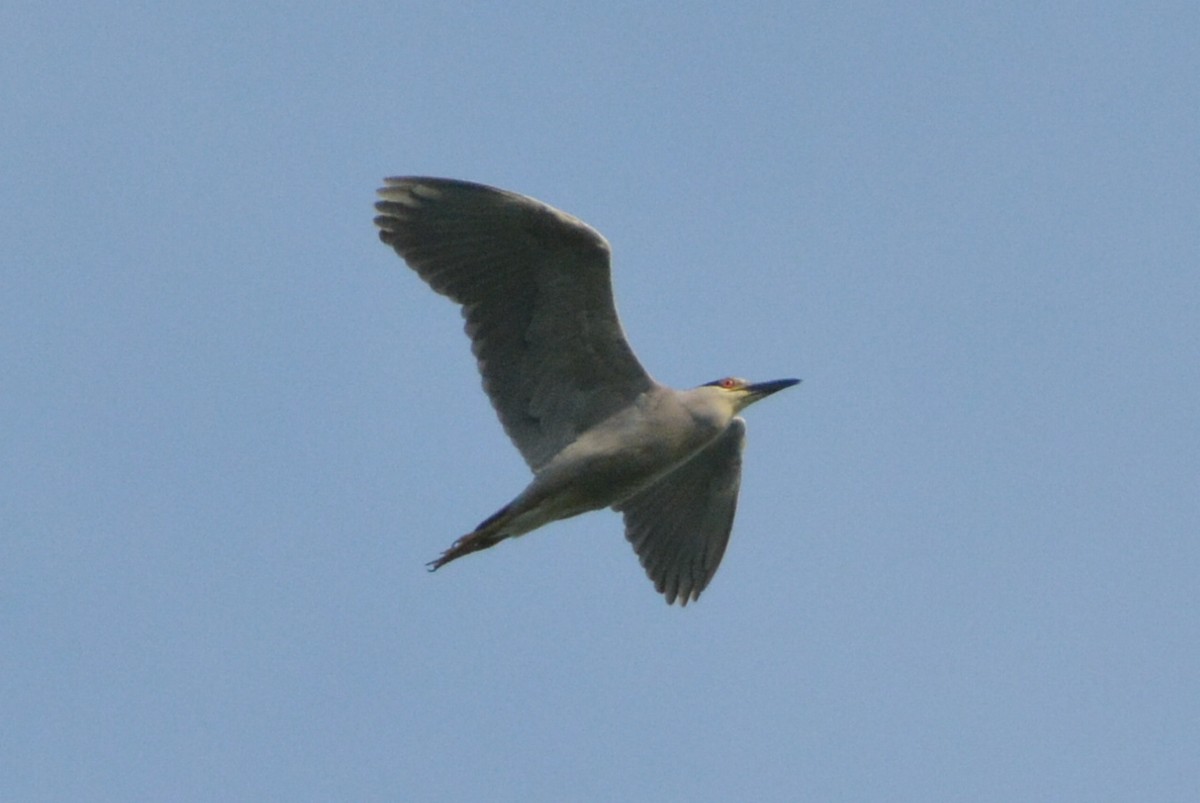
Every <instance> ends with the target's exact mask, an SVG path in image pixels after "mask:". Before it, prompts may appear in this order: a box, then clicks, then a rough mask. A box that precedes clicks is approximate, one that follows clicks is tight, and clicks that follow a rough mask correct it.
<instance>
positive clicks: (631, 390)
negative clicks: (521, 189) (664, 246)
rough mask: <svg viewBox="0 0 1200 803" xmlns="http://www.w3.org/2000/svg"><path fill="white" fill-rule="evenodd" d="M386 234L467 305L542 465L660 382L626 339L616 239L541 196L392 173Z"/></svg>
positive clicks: (476, 345) (474, 332) (434, 283)
mask: <svg viewBox="0 0 1200 803" xmlns="http://www.w3.org/2000/svg"><path fill="white" fill-rule="evenodd" d="M379 195H380V197H381V199H382V200H380V201H379V202H377V203H376V204H375V208H376V209H377V210H378V212H379V215H378V216H377V217H376V218H375V224H376V225H377V226H379V229H380V232H379V237H380V239H381V240H383V242H385V243H386V244H388V245H390V246H392V247H393V248H394V249H395V250H396V252H397V253H398V254H399V255H400V256H401V257H403V258H404V260H405V261H406V262H408V264H409V265H410V266H411V267H412V268H413V269H414V270H415V271H416V272H417V274H418V275H419V276H420V277H421V278H422V279H423V280H425V282H426V283H428V284H429V286H430V287H432V288H433V289H434V290H436V291H437V292H439V293H441V294H442V295H445V296H448V297H450V298H451V299H453V300H454V301H456V302H457V303H459V304H460V305H461V306H462V313H463V317H464V318H465V319H466V325H465V329H466V332H467V335H468V336H469V337H470V338H471V346H472V351H473V352H474V354H475V357H476V360H477V362H478V366H479V371H480V373H481V374H482V376H483V387H484V390H485V391H486V392H487V394H488V397H489V398H490V399H491V401H492V405H493V406H494V407H495V408H496V413H497V415H498V416H499V418H500V422H501V423H502V424H503V425H504V429H505V431H506V432H507V433H508V435H509V437H510V438H512V440H513V443H514V444H516V446H517V448H518V449H519V450H520V452H521V454H522V456H523V457H524V458H525V461H526V462H527V463H528V464H529V466H530V467H531V468H533V469H534V470H536V469H538V468H539V467H541V466H543V465H545V463H546V462H548V461H549V460H550V458H551V457H553V456H554V455H555V454H557V453H558V451H559V450H560V449H562V447H564V446H566V445H567V444H568V443H570V442H571V441H573V440H574V439H575V438H576V437H577V436H578V435H579V433H581V432H583V431H585V430H586V429H588V428H589V427H591V426H593V425H595V424H597V423H599V422H600V421H602V420H604V419H605V418H607V417H608V416H609V415H611V414H612V413H614V412H616V411H617V410H619V409H621V408H622V407H625V406H627V405H629V404H631V403H632V402H633V401H634V400H635V399H636V398H637V396H638V395H639V394H641V393H643V392H645V391H646V390H648V389H649V388H650V387H652V386H653V385H654V381H653V380H652V379H651V378H650V376H649V375H648V374H647V373H646V371H645V369H644V368H642V366H641V364H640V363H639V362H638V360H637V358H636V357H635V356H634V354H633V351H632V349H630V347H629V344H628V342H626V340H625V334H624V332H623V331H622V329H621V324H620V321H619V319H618V318H617V311H616V306H615V305H614V302H613V296H612V281H611V276H610V269H609V246H608V242H607V241H605V239H604V238H603V237H602V236H600V234H599V233H598V232H596V231H595V230H594V229H592V228H591V227H589V226H588V225H586V224H585V223H583V222H582V221H580V220H577V219H576V218H573V217H571V216H570V215H567V214H565V213H563V212H560V211H558V210H556V209H553V208H551V207H549V206H547V205H545V204H543V203H541V202H540V201H536V200H534V199H532V198H528V197H526V196H523V195H517V194H516V193H512V192H507V191H505V190H499V189H495V188H493V187H487V186H484V185H481V184H473V183H470V182H464V181H452V180H449V179H434V178H389V179H386V180H385V186H384V187H383V188H382V189H380V190H379Z"/></svg>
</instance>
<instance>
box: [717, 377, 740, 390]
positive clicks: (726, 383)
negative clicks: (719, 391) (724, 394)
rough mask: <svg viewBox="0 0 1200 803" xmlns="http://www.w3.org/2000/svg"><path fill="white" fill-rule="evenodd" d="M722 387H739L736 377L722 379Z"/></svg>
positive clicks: (731, 388)
mask: <svg viewBox="0 0 1200 803" xmlns="http://www.w3.org/2000/svg"><path fill="white" fill-rule="evenodd" d="M721 387H723V388H725V389H726V390H733V389H734V388H736V387H737V380H736V379H734V378H733V377H729V378H728V379H722V380H721Z"/></svg>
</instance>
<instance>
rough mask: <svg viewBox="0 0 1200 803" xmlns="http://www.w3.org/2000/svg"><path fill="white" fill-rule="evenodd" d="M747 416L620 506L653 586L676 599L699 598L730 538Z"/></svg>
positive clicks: (626, 532)
mask: <svg viewBox="0 0 1200 803" xmlns="http://www.w3.org/2000/svg"><path fill="white" fill-rule="evenodd" d="M745 434H746V422H744V421H743V420H742V419H740V418H735V419H733V421H731V422H730V424H729V426H728V427H727V428H726V430H725V431H724V432H723V433H721V435H720V436H718V437H717V439H716V440H715V441H713V442H712V443H710V444H709V445H708V446H706V447H704V448H703V449H701V450H700V451H699V452H698V453H697V454H696V456H695V457H693V458H692V459H691V460H689V461H688V462H686V463H684V464H683V465H682V466H680V467H679V468H677V469H675V470H674V471H672V472H671V473H670V474H668V475H666V476H665V477H663V478H662V479H661V480H659V481H658V482H656V483H655V484H654V485H651V486H650V487H649V488H647V489H645V490H644V491H641V492H639V493H638V494H637V495H635V496H633V497H630V498H629V499H627V500H625V501H624V502H622V503H621V504H619V505H617V506H616V509H617V510H619V511H621V513H623V514H624V516H625V537H626V538H628V539H629V542H630V543H631V544H633V548H634V550H635V551H636V552H637V554H638V558H640V559H641V562H642V566H643V567H644V568H645V569H646V574H647V575H649V577H650V579H651V580H653V581H654V587H655V588H656V589H658V591H659V592H660V593H662V594H665V595H666V597H667V602H668V603H669V604H670V603H674V602H675V600H676V598H678V599H679V601H680V603H681V604H683V605H687V604H688V600H689V599H697V598H698V597H699V596H700V592H701V591H703V590H704V588H705V586H707V585H708V581H709V580H711V579H712V577H713V575H714V574H716V573H717V566H719V565H720V564H721V558H722V557H723V556H724V554H725V546H726V544H728V543H729V531H730V529H731V528H732V527H733V514H734V511H735V510H737V500H738V488H739V486H740V485H741V480H742V445H743V444H744V443H745Z"/></svg>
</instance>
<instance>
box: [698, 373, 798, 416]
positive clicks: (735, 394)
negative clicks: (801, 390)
mask: <svg viewBox="0 0 1200 803" xmlns="http://www.w3.org/2000/svg"><path fill="white" fill-rule="evenodd" d="M799 382H800V380H799V379H772V380H770V381H768V382H747V381H746V380H745V379H739V378H738V377H736V376H727V377H725V378H724V379H715V380H713V381H712V382H705V383H704V384H703V385H701V386H700V387H703V388H716V389H717V391H718V392H719V393H720V394H721V395H722V397H724V398H726V399H728V400H729V403H730V404H731V405H732V406H733V411H734V413H735V414H736V413H738V412H741V411H742V410H744V409H745V408H747V407H749V406H750V405H752V404H754V402H756V401H758V400H759V399H765V398H766V397H768V396H770V395H771V394H772V393H776V392H778V391H780V390H783V389H784V388H790V387H791V386H792V385H795V384H797V383H799Z"/></svg>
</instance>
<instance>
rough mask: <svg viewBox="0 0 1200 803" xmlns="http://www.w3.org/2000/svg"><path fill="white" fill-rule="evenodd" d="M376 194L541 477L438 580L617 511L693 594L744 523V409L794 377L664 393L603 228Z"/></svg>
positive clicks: (398, 181) (645, 560) (638, 547)
mask: <svg viewBox="0 0 1200 803" xmlns="http://www.w3.org/2000/svg"><path fill="white" fill-rule="evenodd" d="M379 196H380V200H379V201H378V202H377V203H376V204H375V208H376V210H377V211H378V215H377V216H376V218H375V225H376V226H378V227H379V238H380V239H381V240H382V241H383V242H384V243H386V244H387V245H390V246H391V247H392V248H394V249H395V250H396V253H397V254H399V255H400V256H401V257H402V258H403V259H404V261H405V262H407V263H408V264H409V266H410V267H411V268H412V269H413V270H414V271H416V273H417V275H418V276H420V277H421V279H422V280H424V281H425V282H426V283H427V284H428V285H429V286H430V287H431V288H433V289H434V290H435V291H437V292H438V293H441V294H442V295H444V296H447V297H449V298H450V299H451V300H453V301H454V302H456V303H457V304H459V305H461V307H462V315H463V317H464V318H465V319H466V327H465V328H466V333H467V336H468V337H469V338H470V339H471V350H472V351H473V352H474V354H475V359H476V362H477V364H478V367H479V372H480V374H482V376H483V389H484V391H485V392H486V393H487V395H488V398H489V399H491V402H492V406H493V407H495V409H496V414H497V415H498V416H499V418H500V422H501V424H503V426H504V431H505V432H507V433H508V436H509V438H511V439H512V442H513V443H514V444H515V445H516V447H517V449H518V450H519V451H520V452H521V455H522V457H524V458H525V462H526V463H527V464H528V465H529V468H530V469H531V470H532V471H533V475H534V476H533V480H532V481H531V482H530V483H529V485H528V486H527V487H526V488H525V490H523V491H522V492H521V493H520V494H518V495H517V496H516V497H515V498H514V499H513V500H512V501H511V502H509V503H508V504H507V505H505V506H504V507H502V508H500V509H499V510H498V511H496V512H495V513H493V514H492V515H491V516H489V517H488V518H486V519H484V520H483V522H481V523H480V525H479V526H478V527H476V528H475V529H474V530H473V531H472V532H470V533H467V534H466V535H464V536H462V537H461V538H459V539H458V540H457V541H455V542H454V543H453V544H452V545H451V546H450V548H449V549H447V550H446V551H445V552H443V553H442V555H441V556H440V557H438V558H437V559H436V560H433V561H431V562H430V563H429V566H430V568H431V570H436V569H439V568H441V567H442V566H445V565H446V564H447V563H449V562H451V561H453V560H457V559H458V558H461V557H463V556H464V555H469V554H471V553H472V552H478V551H479V550H482V549H487V548H489V547H492V546H495V545H496V544H498V543H500V542H501V541H503V540H505V539H507V538H513V537H515V536H519V535H524V534H525V533H528V532H531V531H532V530H536V529H537V528H539V527H542V526H543V525H546V524H549V523H550V522H553V521H558V520H559V519H565V518H569V517H571V516H577V515H579V514H580V513H586V512H588V511H590V510H599V509H601V508H606V507H611V508H613V509H614V510H617V511H619V512H620V513H621V514H622V516H623V517H624V520H625V537H626V538H628V539H629V542H630V543H631V544H632V545H633V548H634V550H635V551H636V552H637V555H638V558H639V559H640V561H641V564H642V566H643V567H644V568H645V570H646V574H647V575H648V576H649V577H650V579H651V581H653V583H654V587H655V588H656V589H657V590H658V591H659V593H661V594H663V595H664V596H665V597H666V600H667V602H668V603H674V602H676V601H678V602H679V603H680V604H682V605H686V604H687V603H688V601H689V600H695V599H697V598H698V597H699V596H700V592H702V591H703V590H704V589H705V587H706V586H707V585H708V583H709V581H710V580H711V579H712V577H713V575H714V574H715V573H716V571H717V566H718V565H719V564H720V562H721V558H722V556H723V555H724V554H725V546H726V544H728V542H729V532H730V529H731V528H732V526H733V515H734V510H735V509H736V507H737V499H738V487H739V485H740V481H741V471H742V446H743V443H744V440H745V432H746V424H745V422H744V421H743V420H742V419H741V418H740V417H738V413H739V412H740V411H741V410H743V409H744V408H746V407H748V406H749V405H751V404H753V403H754V402H756V401H758V400H760V399H763V398H765V397H767V396H769V395H771V394H772V393H775V392H776V391H780V390H783V389H784V388H787V387H791V386H792V385H795V384H796V383H797V382H799V380H798V379H776V380H773V381H769V382H756V383H750V382H747V381H746V380H744V379H738V378H735V377H728V378H725V379H718V380H716V381H714V382H708V383H706V384H703V385H700V386H699V387H695V388H691V389H690V390H674V389H672V388H669V387H666V386H664V385H660V384H659V383H658V382H656V381H654V379H652V378H651V377H650V375H649V374H648V373H646V370H645V369H644V368H643V367H642V365H641V363H639V362H638V360H637V358H636V357H635V356H634V354H633V351H632V349H630V347H629V343H628V342H626V340H625V333H624V332H623V331H622V329H621V324H620V321H619V320H618V319H617V310H616V307H615V305H614V303H613V296H612V282H611V278H610V272H609V254H610V251H609V245H608V242H607V241H606V240H605V239H604V237H602V236H601V235H600V233H599V232H597V231H596V230H595V229H593V228H591V227H590V226H588V225H587V224H586V223H584V222H583V221H581V220H578V219H576V218H574V217H572V216H571V215H568V214H566V213H564V212H560V211H559V210H557V209H554V208H552V207H550V206H547V205H546V204H543V203H541V202H540V201H537V200H534V199H533V198H529V197H526V196H524V195H518V194H517V193H514V192H509V191H507V190H501V189H496V188H494V187H488V186H485V185H482V184H474V183H471V182H466V181H456V180H451V179H443V178H411V177H409V178H389V179H385V182H384V186H383V187H382V188H381V189H380V190H379Z"/></svg>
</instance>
